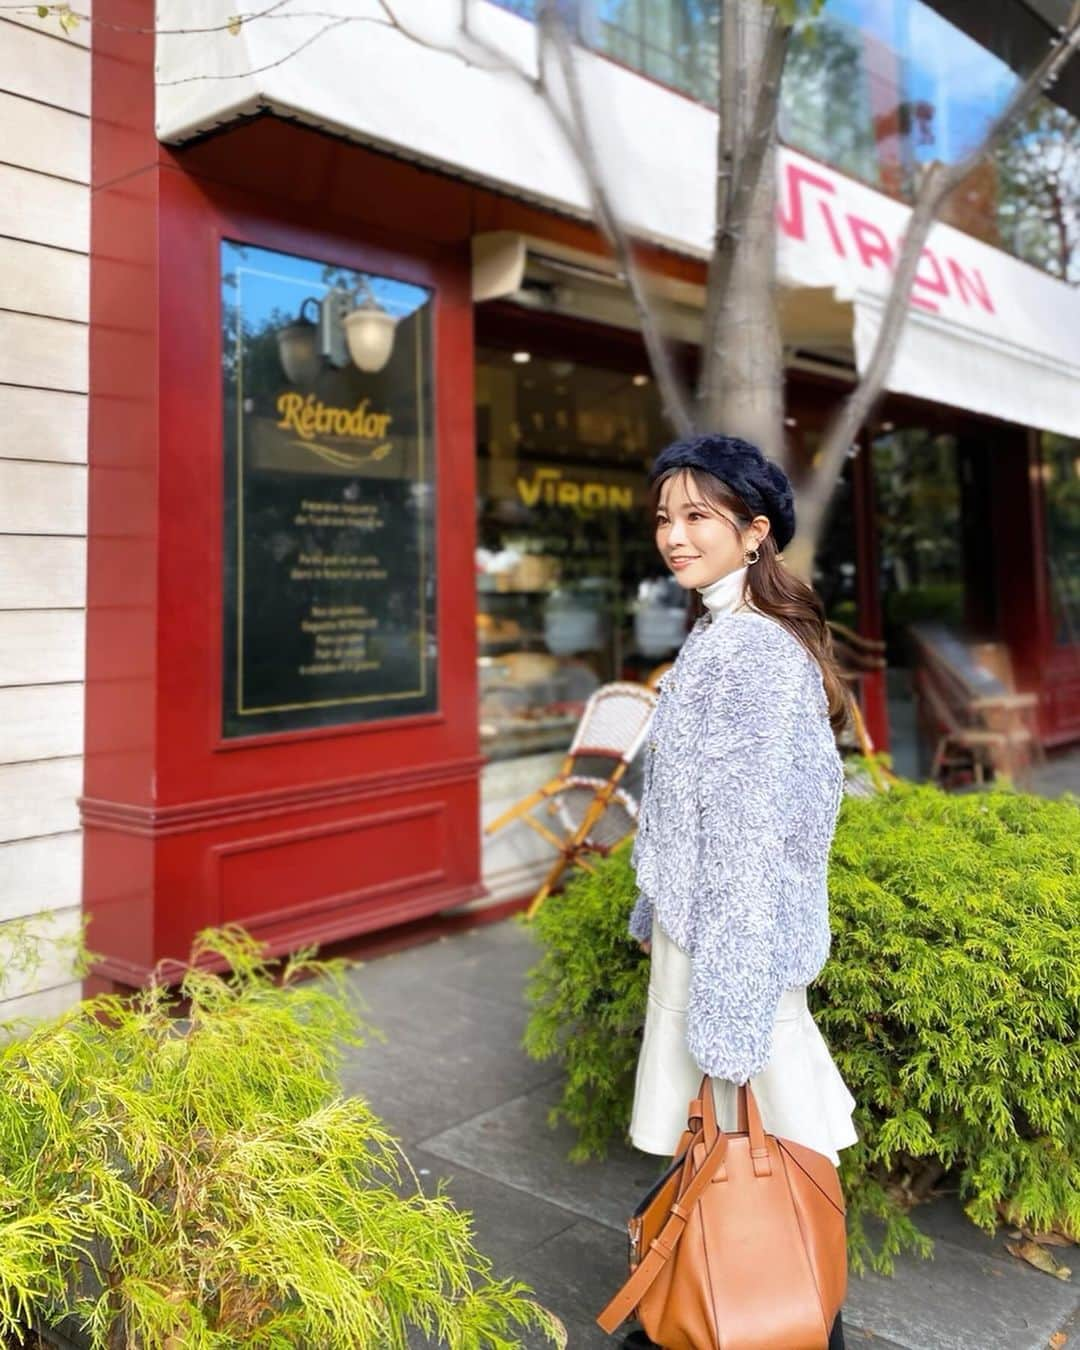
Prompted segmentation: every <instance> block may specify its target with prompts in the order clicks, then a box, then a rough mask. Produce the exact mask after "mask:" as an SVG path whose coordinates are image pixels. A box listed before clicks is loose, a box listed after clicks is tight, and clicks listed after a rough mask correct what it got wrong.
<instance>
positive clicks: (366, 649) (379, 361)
mask: <svg viewBox="0 0 1080 1350" xmlns="http://www.w3.org/2000/svg"><path fill="white" fill-rule="evenodd" d="M221 273H222V321H223V344H222V354H223V379H224V395H225V397H224V406H225V437H224V443H225V541H224V542H225V549H224V558H225V565H224V578H223V582H224V606H223V612H224V646H223V650H224V670H223V693H224V698H223V719H222V721H223V726H222V733H223V735H224V736H225V737H226V738H228V737H237V736H250V735H255V734H264V733H266V732H274V731H291V730H295V729H299V728H304V727H318V726H327V725H335V724H339V723H349V722H363V721H369V720H372V719H376V718H378V719H384V718H392V717H403V716H411V715H413V714H416V713H420V712H428V711H431V710H433V709H434V708H435V707H436V643H435V636H436V634H435V583H436V576H435V539H434V522H435V456H434V446H433V443H432V407H431V404H432V375H431V345H432V321H431V314H432V308H433V295H432V292H431V291H429V290H427V289H426V288H424V287H421V286H415V285H411V284H408V283H405V282H401V281H396V280H394V279H392V278H389V277H380V276H373V275H371V274H368V273H362V272H357V271H352V270H349V269H345V268H341V267H337V266H334V265H332V264H327V263H325V262H321V261H318V260H314V259H310V258H300V257H294V256H292V255H289V254H283V253H276V252H272V251H270V250H268V249H263V248H256V247H253V246H251V245H249V244H242V243H234V242H232V241H229V240H225V241H223V242H222V248H221Z"/></svg>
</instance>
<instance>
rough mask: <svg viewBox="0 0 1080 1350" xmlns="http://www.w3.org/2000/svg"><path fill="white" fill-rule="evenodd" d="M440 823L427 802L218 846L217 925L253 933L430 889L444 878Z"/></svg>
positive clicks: (441, 816) (438, 808)
mask: <svg viewBox="0 0 1080 1350" xmlns="http://www.w3.org/2000/svg"><path fill="white" fill-rule="evenodd" d="M445 816H446V809H445V807H444V805H443V803H441V802H431V803H429V804H427V805H425V806H414V807H405V808H400V809H398V810H395V811H380V812H378V813H377V814H375V815H370V816H366V817H365V816H360V817H354V818H353V819H350V820H341V821H335V822H333V823H332V824H324V825H315V826H312V827H310V828H308V829H305V830H294V831H291V832H287V833H281V834H266V835H261V836H259V837H257V838H254V839H245V840H244V841H243V842H242V843H239V844H223V845H221V846H219V847H218V848H216V849H215V850H214V853H215V856H216V859H217V863H218V868H219V874H220V886H221V914H222V918H223V919H224V920H225V922H227V923H242V924H244V925H245V926H248V927H250V928H251V929H252V930H253V931H254V930H255V929H256V928H257V927H259V926H261V925H265V924H273V923H275V922H277V923H280V922H281V921H282V920H284V919H287V918H291V917H296V916H297V915H299V914H301V913H310V912H313V911H316V910H326V909H338V908H341V907H342V906H343V905H344V904H347V903H353V902H355V901H357V900H364V899H372V898H377V897H379V896H385V895H387V894H389V893H393V892H395V891H407V890H409V889H414V890H421V889H424V888H427V887H432V886H436V885H438V883H439V882H441V881H443V880H444V879H445V877H446V819H445ZM403 862H404V866H402V863H403ZM271 897H272V899H271Z"/></svg>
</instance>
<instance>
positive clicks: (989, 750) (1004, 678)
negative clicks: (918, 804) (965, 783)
mask: <svg viewBox="0 0 1080 1350" xmlns="http://www.w3.org/2000/svg"><path fill="white" fill-rule="evenodd" d="M908 632H909V634H910V636H911V639H912V644H913V648H914V655H915V666H914V691H915V698H916V703H917V706H918V714H919V723H920V725H921V726H922V727H923V728H924V729H925V730H926V731H927V733H928V734H929V736H930V737H931V739H934V740H935V749H934V756H933V762H932V765H931V769H930V777H931V780H932V781H934V782H940V783H941V784H942V786H948V785H949V784H950V783H951V782H952V781H953V778H954V776H955V775H957V774H970V775H971V776H972V777H973V778H974V780H975V782H976V783H977V784H980V785H981V784H983V783H984V782H985V781H986V777H987V773H988V772H990V773H992V774H993V775H994V777H995V778H1006V779H1009V780H1012V781H1016V782H1019V783H1027V782H1028V781H1029V779H1030V773H1031V766H1032V762H1033V761H1034V760H1035V759H1036V758H1038V757H1040V756H1041V753H1042V748H1041V745H1040V743H1039V738H1038V732H1037V726H1036V720H1035V718H1036V711H1037V707H1038V696H1037V695H1035V694H1029V693H1020V692H1018V691H1017V690H1016V688H1015V681H1014V679H1013V673H1012V663H1011V661H1010V659H1009V652H1008V648H1007V647H1005V646H1004V645H1003V644H1002V643H986V642H979V643H965V642H964V641H963V640H962V639H961V638H959V637H957V636H956V634H955V633H953V632H951V631H950V630H949V629H948V628H946V627H945V626H944V625H943V624H931V623H919V624H913V625H912V626H911V628H910V629H909V630H908Z"/></svg>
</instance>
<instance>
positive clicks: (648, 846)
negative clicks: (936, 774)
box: [630, 610, 844, 1083]
mask: <svg viewBox="0 0 1080 1350" xmlns="http://www.w3.org/2000/svg"><path fill="white" fill-rule="evenodd" d="M843 785H844V773H843V768H842V766H841V763H840V757H839V755H838V753H837V750H836V744H835V741H834V739H833V733H832V730H831V728H830V726H829V719H828V706H827V702H826V698H825V690H824V688H823V686H822V681H821V671H820V669H819V667H818V665H817V662H816V661H815V660H814V659H813V657H812V656H811V655H810V654H809V652H807V651H806V649H805V648H804V647H803V646H802V644H801V643H800V642H799V641H798V640H797V639H796V638H794V637H793V636H792V635H791V634H790V633H789V632H788V631H787V630H786V629H785V628H783V627H781V625H780V624H778V623H776V622H775V621H774V620H772V619H769V618H767V617H765V616H764V615H763V614H760V613H757V612H756V611H751V610H738V611H735V612H734V613H728V614H721V615H717V616H716V617H714V618H712V620H711V622H710V621H709V620H708V619H704V620H701V621H699V623H698V624H697V626H696V627H695V628H694V630H693V632H692V633H691V634H690V635H689V636H688V637H687V639H686V642H685V643H684V644H683V648H682V651H681V652H680V653H679V658H678V660H677V662H676V663H675V667H674V669H673V670H671V671H670V672H669V673H668V674H667V676H665V677H664V679H663V681H662V684H661V695H660V700H659V703H658V706H657V709H656V713H655V715H654V719H653V725H652V729H651V734H650V741H649V743H648V748H647V750H646V758H645V786H644V791H643V795H642V803H641V812H640V816H639V820H638V831H637V837H636V839H635V842H634V852H633V862H634V867H635V870H636V872H637V883H638V891H639V895H638V901H637V904H636V905H635V907H634V911H633V913H632V915H631V918H630V932H631V933H632V934H633V936H634V937H636V938H639V939H647V938H649V937H650V936H651V933H652V923H653V917H654V914H655V918H656V919H657V921H658V922H659V924H660V927H661V928H663V930H664V932H665V933H666V934H667V935H668V937H670V938H671V939H672V941H673V942H675V943H676V944H677V945H678V946H679V947H681V948H682V949H683V951H685V952H687V953H688V954H689V956H690V958H691V971H692V973H691V977H690V992H689V1004H688V1009H687V1046H688V1049H689V1050H690V1053H691V1054H692V1055H693V1057H694V1059H695V1060H696V1061H697V1063H698V1064H699V1066H700V1067H701V1069H702V1072H703V1073H708V1074H711V1075H712V1076H713V1077H715V1078H727V1079H730V1080H732V1081H733V1082H736V1083H744V1082H746V1080H747V1079H748V1078H750V1077H751V1076H752V1075H754V1074H756V1073H759V1072H760V1071H761V1070H762V1069H763V1068H764V1067H765V1065H766V1064H767V1063H768V1061H769V1057H770V1054H771V1050H772V1029H773V1021H774V1019H775V1016H776V1010H777V1005H778V1004H779V1002H780V997H781V995H782V994H783V992H784V990H785V989H789V988H793V987H796V986H799V985H805V984H809V983H810V981H811V980H813V979H814V977H815V976H816V975H817V974H818V972H819V971H820V970H821V967H822V966H823V965H824V964H825V958H826V956H827V955H828V952H829V913H828V909H829V905H828V893H827V889H826V869H827V864H828V857H829V848H830V846H831V844H832V836H833V831H834V828H835V825H836V817H837V813H838V811H839V809H840V799H841V796H842V794H843Z"/></svg>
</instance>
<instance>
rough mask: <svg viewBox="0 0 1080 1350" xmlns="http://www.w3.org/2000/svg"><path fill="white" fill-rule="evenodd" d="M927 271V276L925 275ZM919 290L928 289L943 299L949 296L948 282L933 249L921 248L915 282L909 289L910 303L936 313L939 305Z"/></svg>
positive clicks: (939, 307)
mask: <svg viewBox="0 0 1080 1350" xmlns="http://www.w3.org/2000/svg"><path fill="white" fill-rule="evenodd" d="M928 271H929V276H928V275H927V272H928ZM920 290H922V291H929V292H930V293H931V294H932V295H940V296H941V297H942V299H943V300H947V299H948V298H949V283H948V282H947V281H946V280H945V273H944V272H943V271H942V270H941V263H939V262H938V260H937V257H936V256H935V254H934V253H933V251H932V250H931V249H928V248H924V249H923V251H922V257H921V258H920V259H919V270H918V271H917V272H916V273H915V282H914V285H913V286H912V289H911V303H912V304H913V305H918V306H919V307H920V308H921V309H928V310H930V312H931V313H933V314H937V313H938V311H939V310H940V309H941V306H940V305H939V304H937V303H936V301H934V300H931V299H930V297H929V296H926V295H920V294H919V292H920Z"/></svg>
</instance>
